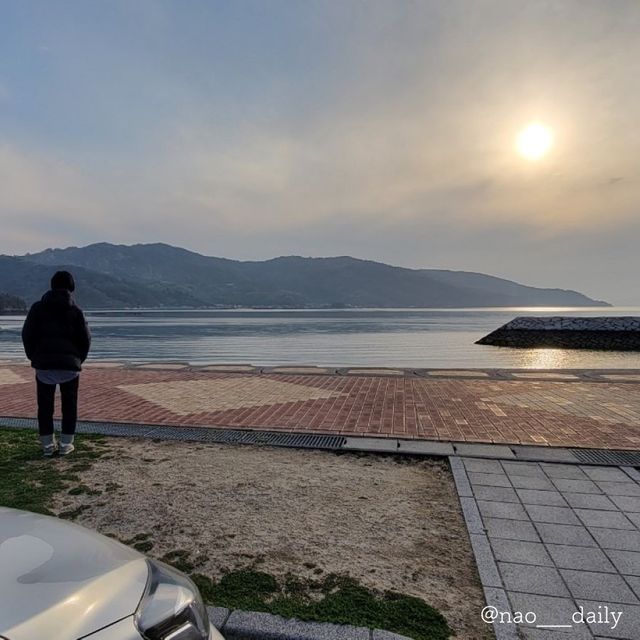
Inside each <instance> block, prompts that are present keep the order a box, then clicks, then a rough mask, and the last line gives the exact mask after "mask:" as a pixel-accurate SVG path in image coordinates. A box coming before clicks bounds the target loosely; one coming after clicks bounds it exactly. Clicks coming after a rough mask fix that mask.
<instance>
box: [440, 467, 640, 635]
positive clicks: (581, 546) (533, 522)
mask: <svg viewBox="0 0 640 640" xmlns="http://www.w3.org/2000/svg"><path fill="white" fill-rule="evenodd" d="M450 462H451V467H452V470H453V473H454V478H455V481H456V486H457V488H458V494H459V496H460V501H461V505H462V509H463V512H464V516H465V520H466V523H467V527H468V530H469V536H470V538H471V544H472V547H473V550H474V554H475V556H476V561H477V564H478V570H479V573H480V579H481V581H482V584H483V588H484V591H485V596H486V599H487V603H488V606H492V607H495V610H493V609H492V610H490V611H489V614H490V615H496V611H498V612H499V614H500V616H501V620H502V622H500V621H499V620H496V622H494V630H495V632H496V637H497V639H498V640H512V639H516V638H524V639H526V640H547V639H555V640H568V638H617V639H621V638H623V639H626V640H637V639H638V638H640V473H638V471H637V470H636V469H634V468H631V467H612V466H608V467H599V466H586V465H569V464H559V463H544V462H543V463H534V462H519V461H513V460H489V459H479V458H458V457H451V458H450ZM518 612H520V613H521V614H522V616H524V615H525V614H527V613H529V615H528V616H527V619H526V620H524V619H523V620H522V621H520V623H519V624H516V622H518V620H517V613H518ZM532 614H534V615H532ZM509 617H511V620H512V623H511V624H510V623H509Z"/></svg>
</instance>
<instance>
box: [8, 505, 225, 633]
mask: <svg viewBox="0 0 640 640" xmlns="http://www.w3.org/2000/svg"><path fill="white" fill-rule="evenodd" d="M0 594H1V595H0V638H2V639H4V640H80V639H82V640H85V639H86V640H140V639H141V638H143V639H144V640H224V639H223V638H222V636H221V635H220V634H219V633H218V632H217V631H216V630H215V629H214V628H213V626H212V625H211V624H210V622H209V617H208V615H207V610H206V608H205V606H204V604H203V602H202V598H201V597H200V593H199V592H198V589H197V588H196V586H195V585H194V584H193V582H191V580H189V578H187V576H185V575H184V574H183V573H181V572H180V571H177V570H176V569H174V568H173V567H170V566H168V565H166V564H164V563H162V562H158V561H156V560H150V559H148V558H146V557H145V556H143V555H142V554H140V553H138V552H137V551H134V550H133V549H130V548H129V547H126V546H124V545H123V544H120V543H119V542H116V541H115V540H111V539H110V538H106V537H105V536H102V535H100V534H98V533H95V532H94V531H90V530H89V529H85V528H84V527H80V526H78V525H75V524H71V523H68V522H65V521H63V520H58V519H57V518H51V517H49V516H43V515H38V514H35V513H29V512H27V511H18V510H16V509H6V508H2V507H0Z"/></svg>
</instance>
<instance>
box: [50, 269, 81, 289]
mask: <svg viewBox="0 0 640 640" xmlns="http://www.w3.org/2000/svg"><path fill="white" fill-rule="evenodd" d="M51 288H52V289H66V290H67V291H73V290H74V289H75V288H76V283H75V282H74V281H73V276H72V275H71V274H70V273H69V272H68V271H56V272H55V273H54V274H53V278H51Z"/></svg>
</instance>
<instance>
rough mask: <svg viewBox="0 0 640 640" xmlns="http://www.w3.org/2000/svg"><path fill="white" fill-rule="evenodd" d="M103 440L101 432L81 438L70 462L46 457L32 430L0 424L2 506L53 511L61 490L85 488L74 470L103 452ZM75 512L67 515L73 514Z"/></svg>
mask: <svg viewBox="0 0 640 640" xmlns="http://www.w3.org/2000/svg"><path fill="white" fill-rule="evenodd" d="M103 440H104V439H103V438H102V437H101V436H82V438H78V442H77V444H76V450H75V451H74V453H73V454H72V455H73V458H72V464H69V463H68V462H67V460H66V459H60V458H57V457H54V458H50V459H46V458H43V457H42V449H41V447H40V442H39V441H38V437H37V434H36V433H34V432H33V431H27V430H22V429H8V428H5V427H0V478H2V482H0V506H3V507H13V508H14V509H25V510H27V511H34V512H36V513H44V514H47V515H51V511H50V509H49V507H50V505H51V500H52V498H53V496H54V495H56V494H57V493H58V492H62V491H67V492H69V493H71V494H72V495H73V494H77V493H83V492H84V491H85V489H84V485H81V484H80V483H79V478H78V476H77V475H76V474H75V473H74V471H81V470H86V469H87V468H88V467H87V465H89V467H90V465H91V464H92V463H93V462H94V461H95V460H97V459H98V458H100V456H102V455H103V453H104V452H105V447H104V444H103ZM70 461H71V459H70ZM75 511H76V512H78V510H75ZM76 512H68V513H67V514H65V515H66V517H71V518H73V517H75V516H77V515H78V513H76ZM60 515H61V516H62V515H63V514H60Z"/></svg>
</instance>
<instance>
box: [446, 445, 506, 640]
mask: <svg viewBox="0 0 640 640" xmlns="http://www.w3.org/2000/svg"><path fill="white" fill-rule="evenodd" d="M449 464H450V465H451V472H452V474H453V480H454V482H455V485H456V489H457V492H458V499H459V500H460V506H461V507H462V515H463V516H464V521H465V523H466V525H467V533H468V534H469V541H470V542H471V548H472V549H473V555H474V557H475V560H476V566H477V567H478V574H479V576H480V582H481V583H482V590H483V591H484V597H485V600H486V602H487V606H493V607H497V608H498V609H499V610H500V611H511V607H510V606H509V602H508V600H507V594H506V593H505V591H504V585H503V584H502V579H501V578H500V573H499V572H498V566H497V564H496V560H495V558H494V556H493V551H492V550H491V545H490V544H489V538H488V537H487V535H486V532H485V530H484V527H483V525H482V519H481V518H480V512H479V511H478V504H477V502H476V499H475V496H474V495H473V490H472V489H471V484H470V483H469V478H468V476H467V471H466V469H465V467H464V463H463V461H462V458H459V457H450V458H449ZM492 626H493V631H494V633H495V636H496V640H518V633H517V631H516V630H515V628H513V627H512V626H510V625H501V624H497V623H494V624H493V625H492Z"/></svg>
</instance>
